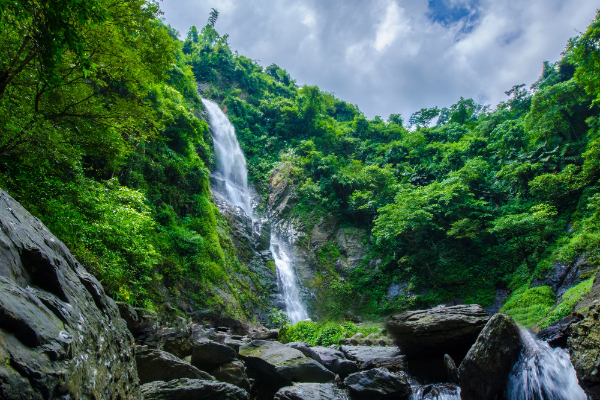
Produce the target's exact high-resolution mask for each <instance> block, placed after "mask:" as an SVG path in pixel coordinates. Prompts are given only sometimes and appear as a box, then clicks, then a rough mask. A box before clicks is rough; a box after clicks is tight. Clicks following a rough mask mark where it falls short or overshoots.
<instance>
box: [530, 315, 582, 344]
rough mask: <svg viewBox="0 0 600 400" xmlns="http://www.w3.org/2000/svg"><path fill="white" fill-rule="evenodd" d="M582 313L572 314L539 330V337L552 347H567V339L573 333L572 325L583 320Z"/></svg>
mask: <svg viewBox="0 0 600 400" xmlns="http://www.w3.org/2000/svg"><path fill="white" fill-rule="evenodd" d="M582 319H583V316H582V315H581V314H571V315H569V316H567V317H565V318H563V319H561V320H559V321H556V322H555V323H553V324H551V325H549V326H547V327H546V328H544V329H542V330H541V331H539V332H538V334H537V337H538V339H540V340H543V341H545V342H546V343H548V344H549V345H550V346H551V347H562V348H566V347H567V339H568V338H569V336H570V335H571V325H573V324H576V323H577V322H579V321H581V320H582Z"/></svg>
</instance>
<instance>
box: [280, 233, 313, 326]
mask: <svg viewBox="0 0 600 400" xmlns="http://www.w3.org/2000/svg"><path fill="white" fill-rule="evenodd" d="M271 253H273V258H274V259H275V267H276V268H277V284H278V285H279V291H280V292H281V294H282V295H283V300H284V302H285V313H286V314H287V316H288V317H289V318H290V321H291V322H292V324H295V323H296V322H298V321H302V320H305V319H307V318H308V313H307V312H306V309H305V308H304V305H303V304H302V301H301V300H300V289H299V288H298V280H297V278H296V274H295V273H294V266H293V262H292V256H290V254H291V251H290V249H288V248H287V247H286V246H285V244H283V243H282V242H281V241H278V240H277V238H276V237H275V235H271Z"/></svg>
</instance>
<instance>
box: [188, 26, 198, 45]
mask: <svg viewBox="0 0 600 400" xmlns="http://www.w3.org/2000/svg"><path fill="white" fill-rule="evenodd" d="M187 38H188V39H189V40H191V41H192V43H198V41H199V36H198V29H196V27H195V26H192V27H191V28H190V30H189V31H188V33H187Z"/></svg>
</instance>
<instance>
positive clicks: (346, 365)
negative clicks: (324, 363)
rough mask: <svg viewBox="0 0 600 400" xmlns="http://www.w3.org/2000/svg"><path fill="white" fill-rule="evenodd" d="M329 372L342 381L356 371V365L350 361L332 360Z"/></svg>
mask: <svg viewBox="0 0 600 400" xmlns="http://www.w3.org/2000/svg"><path fill="white" fill-rule="evenodd" d="M329 370H330V371H331V372H333V373H334V374H336V375H339V377H340V378H341V379H344V378H345V377H347V376H348V375H350V374H353V373H355V372H356V371H358V364H357V363H356V362H354V361H350V360H339V359H338V360H333V362H332V363H331V366H330V367H329Z"/></svg>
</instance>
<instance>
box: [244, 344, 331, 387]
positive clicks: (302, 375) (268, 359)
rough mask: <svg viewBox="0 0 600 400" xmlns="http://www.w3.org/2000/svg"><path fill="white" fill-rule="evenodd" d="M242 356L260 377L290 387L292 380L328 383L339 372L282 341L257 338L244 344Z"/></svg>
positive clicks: (249, 367) (274, 383)
mask: <svg viewBox="0 0 600 400" xmlns="http://www.w3.org/2000/svg"><path fill="white" fill-rule="evenodd" d="M239 354H240V357H241V358H242V359H243V360H244V361H245V362H246V366H247V367H248V369H249V370H250V371H252V372H253V373H254V374H255V375H256V376H257V378H258V379H259V380H263V381H266V382H270V383H271V384H273V385H274V386H279V387H282V386H286V385H290V384H291V382H315V383H325V382H329V381H331V380H333V378H334V377H335V375H334V374H333V373H332V372H331V371H329V370H328V369H326V368H325V367H324V366H323V365H321V364H319V363H318V362H316V361H315V360H313V359H312V358H309V357H306V356H305V355H304V354H302V352H300V351H299V350H296V349H293V348H291V347H288V346H286V345H284V344H281V343H279V342H273V341H265V340H254V341H253V342H251V343H249V344H247V345H245V346H242V347H240V353H239Z"/></svg>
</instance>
